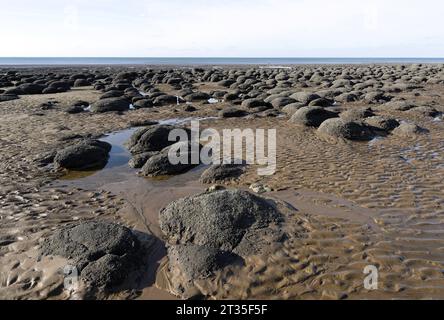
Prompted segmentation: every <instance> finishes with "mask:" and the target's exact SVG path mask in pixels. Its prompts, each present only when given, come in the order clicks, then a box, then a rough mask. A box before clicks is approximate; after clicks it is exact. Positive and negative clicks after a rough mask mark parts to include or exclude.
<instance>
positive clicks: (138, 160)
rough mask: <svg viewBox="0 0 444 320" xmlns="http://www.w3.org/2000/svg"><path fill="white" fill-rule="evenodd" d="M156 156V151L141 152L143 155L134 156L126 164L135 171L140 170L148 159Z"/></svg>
mask: <svg viewBox="0 0 444 320" xmlns="http://www.w3.org/2000/svg"><path fill="white" fill-rule="evenodd" d="M157 154H158V152H156V151H152V152H143V153H139V154H136V155H134V156H133V157H132V158H131V160H130V161H129V162H128V165H129V166H130V167H131V168H135V169H139V168H142V167H143V165H144V164H145V163H146V162H147V161H148V159H149V158H151V157H153V156H155V155H157Z"/></svg>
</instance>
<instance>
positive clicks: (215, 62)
mask: <svg viewBox="0 0 444 320" xmlns="http://www.w3.org/2000/svg"><path fill="white" fill-rule="evenodd" d="M417 63H418V64H444V58H415V57H412V58H396V57H394V58H365V57H364V58H205V57H196V58H125V57H116V58H101V57H83V58H74V57H43V58H35V57H30V58H14V57H5V58H0V67H74V66H75V67H90V66H103V67H109V66H117V67H118V66H125V67H140V66H162V67H171V66H185V67H199V66H202V67H210V66H224V67H228V66H263V67H289V66H297V65H368V64H417Z"/></svg>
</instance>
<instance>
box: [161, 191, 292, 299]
mask: <svg viewBox="0 0 444 320" xmlns="http://www.w3.org/2000/svg"><path fill="white" fill-rule="evenodd" d="M159 220H160V227H161V230H162V232H163V233H164V235H165V238H166V241H167V245H168V258H169V271H170V277H171V282H172V288H171V290H172V291H173V292H174V293H175V294H177V295H179V296H181V297H189V296H190V295H192V294H194V293H193V287H194V286H193V282H194V281H196V280H200V279H205V278H207V277H209V276H210V275H212V274H214V272H216V271H218V270H221V269H223V268H224V267H226V266H227V265H230V264H233V263H242V261H243V259H244V258H246V257H248V256H249V255H253V254H259V253H262V252H263V251H264V250H265V249H266V248H269V247H270V246H271V245H272V244H275V243H280V242H281V241H282V239H283V237H284V234H283V233H282V231H281V229H280V227H279V226H280V222H281V220H282V216H281V213H280V212H279V211H278V210H277V209H276V208H275V206H274V205H273V204H271V203H270V202H269V201H268V200H266V199H264V198H261V197H258V196H256V195H253V194H251V193H249V192H247V191H242V190H217V191H212V192H206V193H202V194H198V195H195V196H191V197H187V198H182V199H179V200H176V201H174V202H172V203H170V204H169V205H168V206H167V207H165V208H164V209H162V210H161V212H160V215H159Z"/></svg>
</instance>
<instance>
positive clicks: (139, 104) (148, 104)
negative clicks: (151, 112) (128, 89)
mask: <svg viewBox="0 0 444 320" xmlns="http://www.w3.org/2000/svg"><path fill="white" fill-rule="evenodd" d="M133 107H134V108H136V109H146V108H152V107H153V102H152V101H151V100H150V99H140V100H137V101H136V102H134V103H133Z"/></svg>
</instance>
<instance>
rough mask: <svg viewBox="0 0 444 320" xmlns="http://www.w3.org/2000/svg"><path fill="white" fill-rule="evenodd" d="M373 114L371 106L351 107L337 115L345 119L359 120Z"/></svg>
mask: <svg viewBox="0 0 444 320" xmlns="http://www.w3.org/2000/svg"><path fill="white" fill-rule="evenodd" d="M374 115H375V114H374V113H373V111H372V109H371V108H352V109H348V110H346V111H344V112H342V113H341V114H340V115H339V116H340V117H341V119H344V120H346V121H359V120H362V119H364V118H368V117H372V116H374Z"/></svg>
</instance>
